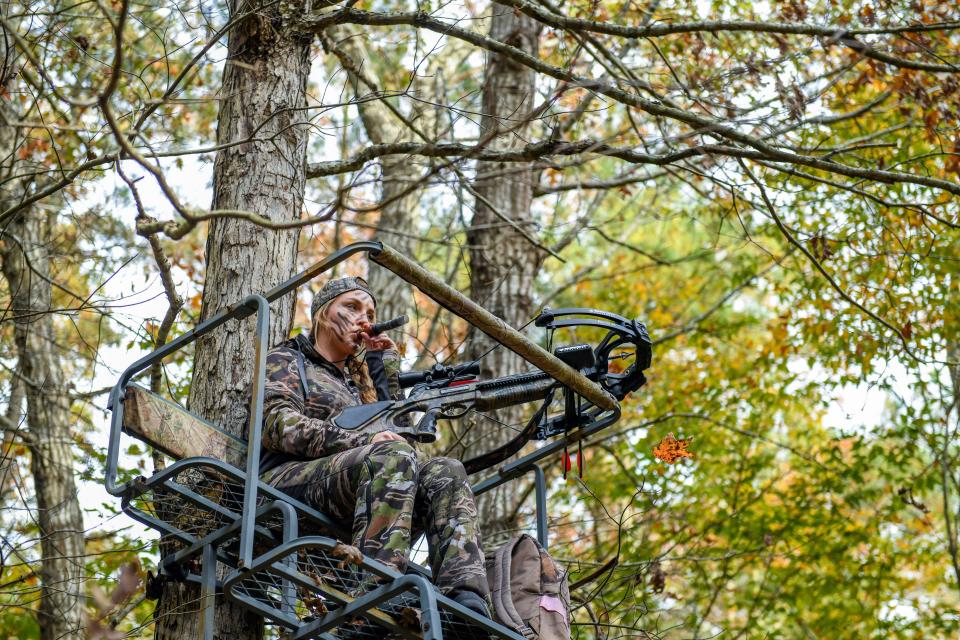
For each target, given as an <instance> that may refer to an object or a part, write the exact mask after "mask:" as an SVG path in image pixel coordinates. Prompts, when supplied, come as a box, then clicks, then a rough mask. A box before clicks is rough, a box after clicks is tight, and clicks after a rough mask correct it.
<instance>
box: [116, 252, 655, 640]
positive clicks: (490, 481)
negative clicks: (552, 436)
mask: <svg viewBox="0 0 960 640" xmlns="http://www.w3.org/2000/svg"><path fill="white" fill-rule="evenodd" d="M361 252H366V253H368V254H369V257H370V259H371V260H373V261H375V262H377V263H379V264H381V265H383V266H384V267H386V268H387V269H390V270H391V271H393V272H394V273H395V274H397V275H398V276H399V277H401V278H402V279H404V280H406V281H407V282H409V283H410V284H412V285H414V286H416V287H418V288H419V289H420V290H421V291H422V292H423V293H425V294H426V295H428V296H430V297H431V298H432V299H434V300H435V301H436V302H437V303H439V304H440V305H442V306H444V307H445V308H447V309H448V310H450V311H451V312H453V313H455V314H457V315H459V316H461V317H462V318H464V319H465V320H467V322H469V323H470V324H472V325H473V326H475V327H477V328H479V329H480V330H482V331H484V332H485V333H486V334H488V335H489V336H490V337H491V338H493V339H494V340H497V341H498V342H500V343H501V344H503V345H504V346H506V347H507V348H509V349H511V350H512V351H514V352H516V353H517V354H518V355H520V356H521V357H522V358H524V359H525V360H526V361H527V362H529V363H530V364H531V365H533V366H534V367H536V368H538V369H540V370H541V371H543V372H545V373H546V374H549V375H550V376H551V377H553V378H554V379H555V380H556V381H558V382H559V383H562V384H563V386H564V389H565V393H568V394H569V398H573V397H574V394H575V396H576V397H578V398H580V399H582V401H584V402H585V403H586V406H589V407H593V408H594V415H595V417H596V419H595V420H593V422H592V423H591V424H590V426H589V427H587V428H584V429H577V430H574V431H571V432H570V433H565V434H564V437H563V438H560V439H558V440H556V441H554V442H551V443H549V444H548V445H547V446H544V447H542V448H540V449H538V450H537V451H535V452H534V453H532V454H530V455H528V456H526V457H524V458H521V459H519V460H516V461H514V462H511V463H509V464H506V465H504V466H502V467H500V468H499V469H498V470H497V471H496V472H495V473H494V474H493V475H492V476H491V477H489V478H487V479H486V480H484V481H482V482H480V483H479V484H477V485H475V487H474V491H475V493H477V494H479V493H483V492H485V491H489V490H490V489H492V488H494V487H496V486H499V485H501V484H503V483H505V482H509V481H510V480H512V479H514V478H517V477H520V476H522V475H524V474H526V473H529V472H531V471H532V472H533V473H534V474H535V489H536V517H537V534H538V537H539V538H540V541H541V543H542V544H544V545H546V543H547V526H546V489H545V480H544V474H543V471H542V469H541V468H540V467H539V466H538V465H537V461H539V460H541V459H543V458H544V457H546V456H550V455H554V454H556V453H557V452H558V451H560V450H562V449H563V448H564V447H566V446H567V445H568V444H569V443H570V442H574V441H576V440H578V439H580V438H584V437H586V436H588V435H590V433H593V432H594V431H597V430H599V429H601V428H604V427H606V426H608V425H609V424H612V423H613V422H615V421H616V420H617V419H618V418H619V415H620V412H619V405H618V403H617V399H616V398H615V397H614V396H613V395H611V394H610V393H609V392H608V391H607V390H605V389H604V388H602V387H601V386H600V385H599V384H597V382H595V381H593V380H591V379H589V378H588V377H586V376H585V375H584V374H583V373H581V372H580V371H577V370H576V369H574V368H572V367H570V366H568V365H567V364H565V363H564V362H563V361H561V360H560V359H558V358H557V357H556V356H554V355H553V354H551V353H549V352H548V351H546V350H544V349H543V348H541V347H540V346H539V345H537V344H535V343H534V342H532V341H530V340H529V339H528V338H527V337H526V336H524V335H523V334H521V333H520V332H519V331H517V330H516V329H514V328H512V327H510V326H508V325H507V324H506V323H505V322H504V321H502V320H501V319H499V318H497V317H495V316H493V315H492V314H490V313H489V312H488V311H486V310H485V309H483V308H482V307H480V306H479V305H477V304H476V303H475V302H473V301H472V300H470V299H468V298H466V297H465V296H463V295H462V294H461V293H459V292H457V291H455V290H454V289H452V288H451V287H449V286H448V285H446V284H445V283H444V282H442V281H440V280H439V279H438V278H436V277H435V276H434V275H433V274H431V273H429V272H427V271H426V270H424V269H423V268H422V267H420V265H418V264H416V263H414V262H412V261H411V260H409V259H408V258H406V257H404V256H401V255H399V254H397V253H396V252H395V251H393V250H392V249H390V248H389V247H387V246H385V245H383V244H381V243H379V242H360V243H356V244H352V245H349V246H347V247H344V248H343V249H341V250H339V251H337V252H336V253H334V254H332V255H331V256H329V257H328V258H327V259H325V260H322V261H320V262H318V263H316V264H315V265H313V266H312V267H310V268H309V269H307V270H305V271H304V272H302V273H300V274H298V275H296V276H294V277H293V278H291V279H290V280H288V281H286V282H284V283H283V284H281V285H279V286H277V287H275V288H274V289H272V290H270V291H268V292H266V293H265V294H263V295H251V296H248V297H247V298H246V299H244V300H243V301H241V302H240V303H238V304H235V305H232V306H229V307H227V308H225V309H223V310H221V311H220V312H218V313H217V314H215V315H214V316H213V317H211V318H209V319H208V320H206V321H204V322H201V323H200V324H199V325H198V326H197V327H195V328H194V329H193V330H191V331H188V332H186V333H184V334H183V335H181V336H179V337H178V338H177V339H175V340H173V341H171V342H169V343H168V344H166V345H164V346H163V347H160V348H159V349H157V350H155V351H154V352H152V353H150V354H149V355H147V356H145V357H143V358H141V359H140V360H138V361H136V362H135V363H133V364H132V365H131V366H130V367H128V368H127V369H126V370H125V371H124V372H123V373H122V375H121V376H120V379H119V381H118V382H117V384H116V386H115V387H114V388H113V390H112V391H111V394H110V408H111V409H112V418H111V422H110V440H109V444H108V452H107V472H106V479H105V485H106V488H107V491H108V492H109V493H111V494H112V495H115V496H118V497H120V498H121V500H122V508H123V511H124V512H126V513H127V514H129V515H130V516H131V517H132V518H134V519H135V520H137V521H139V522H141V523H143V524H145V525H147V526H149V527H151V528H153V529H155V530H157V531H159V532H160V533H161V534H162V535H163V536H166V537H168V538H169V539H171V540H176V541H177V542H178V543H179V545H180V548H179V549H177V550H176V551H175V552H171V553H168V554H167V555H166V556H165V557H164V558H163V559H162V560H161V563H160V571H161V573H162V574H163V575H165V576H167V577H169V578H173V579H179V580H185V581H189V582H194V583H198V584H199V585H200V586H201V607H202V622H203V624H202V628H203V637H204V638H212V637H213V636H212V634H213V606H214V600H215V597H216V596H218V595H224V596H226V597H227V598H230V599H231V600H234V601H236V602H238V603H240V604H241V605H243V606H245V607H247V608H249V609H251V610H253V611H255V612H257V613H258V614H259V615H261V616H263V618H264V619H265V620H266V621H268V622H269V623H272V624H275V625H279V626H281V627H283V628H285V629H286V630H287V631H288V632H289V633H290V634H291V635H292V637H293V638H308V637H309V638H313V637H317V638H333V637H335V636H339V637H346V636H349V637H351V638H354V637H365V636H369V637H371V638H373V637H377V636H379V637H382V636H383V634H384V632H385V631H389V632H392V633H397V634H399V635H402V636H405V637H410V638H421V637H422V638H425V639H428V640H432V639H434V638H436V639H439V638H442V637H443V636H444V635H445V634H446V635H447V636H448V637H454V638H479V637H488V636H494V637H498V638H508V639H510V640H524V639H523V638H522V636H519V635H518V634H516V633H514V632H512V631H511V630H509V629H507V628H506V627H504V626H503V625H500V624H498V623H496V622H494V621H492V620H490V619H487V618H484V617H483V616H480V615H478V614H476V613H474V612H473V611H471V610H469V609H466V608H464V607H462V606H460V605H459V604H457V603H456V602H454V601H453V600H451V599H449V598H446V597H444V596H443V595H441V594H439V593H438V592H436V590H435V589H434V588H433V586H432V585H431V584H430V582H429V575H430V573H429V571H428V570H427V569H426V568H424V567H421V566H419V565H417V564H415V563H410V567H409V569H408V571H407V574H406V575H400V574H399V573H398V572H396V571H395V570H394V569H393V568H392V567H389V566H386V565H383V564H381V563H379V562H376V561H374V560H372V559H370V558H367V557H364V556H362V555H361V554H360V553H359V552H358V551H357V550H356V549H355V548H353V547H348V546H346V545H344V544H342V543H339V542H337V540H336V539H337V538H340V539H348V538H347V536H346V532H345V531H343V529H342V526H341V525H340V524H339V523H337V522H335V521H334V520H332V519H331V518H329V517H327V516H326V515H324V514H323V513H321V512H319V511H317V510H315V509H313V508H311V507H310V506H308V505H306V504H304V503H303V502H301V501H298V500H295V499H293V498H291V497H290V496H287V495H286V494H284V493H283V492H281V491H279V490H277V489H275V488H273V487H271V486H269V485H268V484H266V483H264V482H262V481H260V480H259V475H260V474H259V470H260V447H259V442H260V439H261V437H260V436H261V425H262V422H263V398H264V387H265V368H266V355H267V349H268V347H269V344H268V341H269V336H268V320H269V314H270V308H269V305H270V303H271V302H273V301H275V300H277V299H279V298H280V297H282V296H284V295H286V294H287V293H290V292H292V291H293V290H294V289H296V288H297V287H298V286H300V285H302V284H304V283H306V282H308V281H309V280H311V279H313V278H315V277H316V276H318V275H320V274H322V273H324V272H326V271H328V270H330V269H331V268H332V267H334V266H335V265H337V264H339V263H340V262H342V261H344V260H345V259H347V258H348V257H350V256H352V255H354V254H357V253H361ZM253 314H256V330H255V354H254V370H253V380H252V384H251V400H250V411H249V416H250V418H249V423H248V425H247V438H246V441H244V440H243V439H241V438H238V437H236V436H234V435H232V434H230V433H227V432H225V431H224V430H222V429H221V428H219V427H218V426H216V425H213V424H211V423H209V422H206V421H204V420H202V419H201V418H199V417H198V416H195V415H193V414H191V413H189V412H188V411H186V410H184V409H182V408H180V407H179V406H178V405H175V404H173V403H171V402H168V401H166V400H164V399H162V398H160V397H159V396H156V395H154V394H151V393H150V392H149V391H147V390H145V389H143V388H142V387H138V386H137V385H133V384H131V380H132V379H133V377H134V376H135V375H136V374H137V373H139V372H141V371H144V370H145V369H147V368H148V367H150V366H151V365H153V364H155V363H157V362H160V361H161V360H162V359H163V358H165V357H167V356H169V355H170V354H172V353H175V352H176V351H178V350H179V349H182V348H183V347H185V346H187V345H189V344H191V343H192V342H194V341H195V340H197V339H198V338H200V337H202V336H203V335H205V334H207V333H209V332H211V331H213V330H214V329H216V328H217V327H219V326H220V325H222V324H224V323H226V322H227V321H229V320H242V319H244V318H247V317H249V316H251V315H253ZM634 324H635V325H636V323H635V322H634ZM644 335H645V331H644ZM641 378H642V376H641ZM577 402H580V400H578V401H577ZM568 403H569V400H568ZM127 406H129V408H130V411H129V412H126V411H125V407H127ZM123 433H127V434H129V435H132V436H134V437H137V438H139V439H141V440H144V441H146V442H147V443H148V444H151V445H153V446H156V447H157V448H158V449H160V450H161V451H163V452H164V453H167V454H168V455H170V456H171V457H173V458H174V459H176V462H174V463H173V464H171V465H170V466H169V467H167V468H166V469H164V470H162V471H160V472H158V473H156V474H154V475H153V476H152V477H150V478H143V477H139V478H136V479H134V480H131V481H128V482H120V480H119V477H118V474H119V470H118V461H119V451H120V440H121V436H122V434H123ZM248 443H249V446H248ZM241 460H242V462H241ZM241 465H242V467H243V470H241V469H240V468H239V467H240V466H241ZM305 531H307V532H310V533H311V534H314V533H328V534H329V535H330V536H331V537H325V536H322V535H308V536H302V535H301V533H302V532H305ZM218 562H219V563H222V564H224V565H225V566H226V567H227V568H228V573H227V574H226V576H225V577H224V578H223V579H222V580H218V579H217V574H216V565H217V563H218ZM362 576H368V577H369V576H374V577H375V578H376V580H377V581H379V582H381V583H382V584H380V585H379V586H376V588H374V589H373V590H372V591H369V592H367V593H363V592H361V591H359V590H357V587H358V586H359V584H360V580H361V577H362Z"/></svg>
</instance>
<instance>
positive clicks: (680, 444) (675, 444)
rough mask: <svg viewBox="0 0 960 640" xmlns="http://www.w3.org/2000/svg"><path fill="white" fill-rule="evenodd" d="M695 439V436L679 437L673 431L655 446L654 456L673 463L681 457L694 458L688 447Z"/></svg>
mask: <svg viewBox="0 0 960 640" xmlns="http://www.w3.org/2000/svg"><path fill="white" fill-rule="evenodd" d="M692 441H693V438H680V439H677V438H675V437H674V435H673V434H672V433H670V434H667V437H666V438H664V439H663V440H661V441H660V443H659V444H658V445H657V446H655V447H654V448H653V457H654V458H657V459H658V460H663V461H664V462H666V463H667V464H673V463H674V462H676V461H677V460H679V459H680V458H692V457H693V452H692V451H687V447H688V446H689V445H690V443H691V442H692Z"/></svg>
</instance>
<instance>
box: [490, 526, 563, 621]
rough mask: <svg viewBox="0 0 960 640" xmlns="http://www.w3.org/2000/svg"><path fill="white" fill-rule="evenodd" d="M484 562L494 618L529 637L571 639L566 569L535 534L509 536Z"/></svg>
mask: <svg viewBox="0 0 960 640" xmlns="http://www.w3.org/2000/svg"><path fill="white" fill-rule="evenodd" d="M486 564H487V582H488V583H489V584H490V597H491V599H492V600H493V617H494V619H495V620H496V621H497V622H499V623H500V624H502V625H504V626H506V627H509V628H510V629H513V630H514V631H516V632H517V633H520V634H522V635H523V636H524V637H526V638H530V639H531V640H569V639H570V586H569V583H568V580H567V573H566V572H565V571H562V570H561V569H560V567H559V566H557V563H556V562H554V560H553V558H551V557H550V554H548V553H547V550H546V549H544V548H543V547H542V546H540V543H539V542H537V540H536V539H535V538H532V537H531V536H528V535H526V534H524V535H521V536H516V537H513V538H511V539H510V541H509V542H508V543H507V544H506V545H504V546H503V547H501V548H500V549H498V550H497V551H496V552H495V553H493V554H489V555H487V557H486Z"/></svg>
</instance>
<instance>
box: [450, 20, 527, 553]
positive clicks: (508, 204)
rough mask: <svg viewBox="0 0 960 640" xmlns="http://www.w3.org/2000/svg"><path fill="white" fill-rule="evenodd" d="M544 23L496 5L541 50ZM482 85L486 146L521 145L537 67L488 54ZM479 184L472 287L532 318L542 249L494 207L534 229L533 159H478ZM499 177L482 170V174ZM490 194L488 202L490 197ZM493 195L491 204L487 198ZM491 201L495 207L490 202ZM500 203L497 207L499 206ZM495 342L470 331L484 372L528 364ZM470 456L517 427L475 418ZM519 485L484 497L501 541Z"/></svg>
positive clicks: (488, 532)
mask: <svg viewBox="0 0 960 640" xmlns="http://www.w3.org/2000/svg"><path fill="white" fill-rule="evenodd" d="M539 31H540V25H539V23H537V22H536V21H535V20H533V19H531V18H529V17H527V16H525V15H520V14H517V13H515V12H514V11H513V10H512V9H510V8H508V7H505V6H503V5H499V4H494V5H493V20H492V23H491V25H490V37H492V38H495V39H497V40H500V41H502V42H507V43H509V44H511V45H513V46H515V47H518V48H520V49H522V50H523V51H525V52H527V53H529V54H531V55H533V56H536V55H537V51H538V46H537V38H538V35H539ZM485 73H486V77H485V81H484V85H483V117H482V119H481V121H480V139H481V140H486V139H488V137H489V136H491V135H493V138H492V139H491V140H490V143H489V146H490V147H491V148H494V149H511V148H515V147H519V146H523V145H524V144H525V143H526V141H527V140H528V139H529V138H528V136H527V133H528V131H529V129H530V126H529V123H527V122H518V121H517V119H518V118H522V117H523V116H524V114H527V113H529V112H530V111H531V109H533V107H534V106H535V102H536V99H535V94H534V89H535V87H534V80H535V77H534V73H533V72H531V71H530V70H529V69H527V68H526V67H524V66H522V65H519V64H517V63H515V62H513V61H511V60H510V59H509V58H506V57H503V56H500V55H495V54H488V59H487V65H486V72H485ZM477 174H478V177H477V180H476V183H475V190H476V192H477V194H478V195H479V197H478V198H477V203H476V210H475V213H474V216H473V221H472V224H471V227H470V228H469V229H468V232H467V237H468V240H469V244H470V269H471V272H470V293H471V296H472V297H473V298H474V299H475V300H476V301H478V302H479V303H480V304H482V305H483V306H485V307H486V308H487V309H489V310H490V311H491V312H492V313H494V314H496V315H498V316H500V317H501V318H503V319H504V320H506V321H507V322H508V323H509V324H510V325H512V326H514V327H520V326H521V325H523V324H524V323H525V322H527V320H529V316H530V313H531V312H532V309H533V297H532V290H533V283H534V277H535V275H536V273H537V271H538V270H539V268H540V266H541V264H542V263H543V253H542V251H540V250H538V249H536V248H535V247H533V246H532V245H531V243H530V242H529V241H528V240H526V239H525V238H524V237H523V236H522V235H521V234H520V233H518V232H517V230H516V229H515V228H513V227H512V226H510V225H509V224H508V223H506V222H504V221H503V220H502V219H501V217H500V216H498V215H497V213H496V212H499V213H500V214H501V215H503V216H505V217H507V218H509V219H511V220H513V221H514V222H515V223H516V224H517V225H518V226H520V227H521V228H522V229H524V230H525V231H527V232H530V231H531V230H532V226H531V225H530V222H531V220H532V218H531V212H530V204H531V202H532V199H533V184H532V182H533V175H532V172H531V170H530V168H529V166H528V165H523V164H516V163H510V164H507V163H497V162H479V163H478V164H477ZM485 174H486V175H491V176H494V177H491V178H484V175H485ZM485 201H486V202H485ZM487 202H489V205H488V204H487ZM490 205H492V207H493V208H491V206H490ZM494 208H495V209H496V212H495V211H494ZM494 345H495V343H494V342H493V341H491V340H490V339H489V338H488V337H487V336H486V335H484V334H482V333H478V332H475V333H474V334H473V335H472V336H471V340H470V345H469V352H470V354H471V357H473V358H477V357H481V356H483V359H482V360H481V367H482V368H481V373H482V376H483V377H484V378H487V377H493V376H502V375H506V374H509V373H514V372H517V371H522V370H524V362H523V360H522V359H521V358H519V357H518V356H516V355H515V354H514V353H513V352H512V351H509V350H507V349H504V348H502V347H500V348H496V349H493V351H491V352H490V353H489V354H488V355H486V356H484V354H485V353H486V352H487V351H488V350H490V349H491V348H492V347H494ZM523 414H524V411H523V409H522V408H520V409H514V410H505V411H500V412H498V413H497V415H496V419H497V420H498V421H500V422H503V423H506V424H516V423H518V422H519V421H520V420H521V418H522V416H523ZM472 422H473V425H472V426H471V425H468V426H469V427H470V428H471V432H470V435H469V436H468V438H467V439H468V440H469V442H470V444H469V446H468V449H467V451H466V452H465V455H466V457H470V456H471V455H475V454H477V453H481V452H484V451H489V450H490V449H491V448H493V447H495V446H496V445H498V444H501V443H503V442H505V441H506V440H508V439H509V438H510V437H511V436H512V435H513V433H514V432H513V431H512V430H510V429H507V428H505V427H504V426H503V425H502V424H498V423H497V422H493V421H491V420H485V419H482V418H481V419H478V420H474V421H472ZM518 495H519V492H518V490H517V487H516V483H513V486H511V485H507V486H505V487H502V488H501V489H499V490H496V491H492V492H490V493H488V494H486V495H485V496H484V497H483V499H482V500H481V501H480V504H479V508H480V514H481V522H483V526H484V530H483V533H484V538H485V540H487V541H488V542H492V541H496V540H497V539H498V538H500V537H501V536H500V535H499V534H500V533H502V532H505V531H509V530H513V529H515V528H516V525H517V522H516V517H515V515H514V512H515V511H516V506H517V504H516V503H517V500H518Z"/></svg>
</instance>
